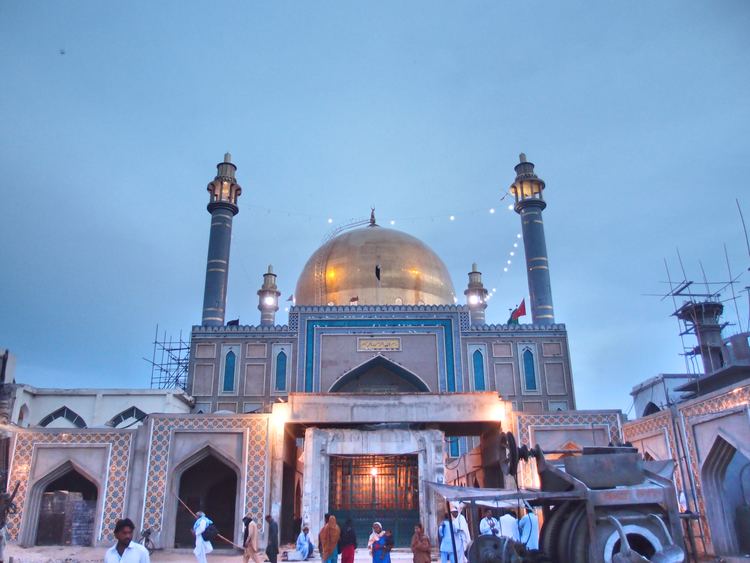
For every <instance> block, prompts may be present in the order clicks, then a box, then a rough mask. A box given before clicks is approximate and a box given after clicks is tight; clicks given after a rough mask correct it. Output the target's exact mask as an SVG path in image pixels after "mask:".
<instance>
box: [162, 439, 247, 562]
mask: <svg viewBox="0 0 750 563" xmlns="http://www.w3.org/2000/svg"><path fill="white" fill-rule="evenodd" d="M237 484H238V479H237V472H236V470H235V469H234V468H233V467H231V466H229V465H228V464H226V463H224V461H222V460H221V459H219V457H217V456H215V455H213V454H212V453H211V452H210V451H207V452H206V455H204V456H202V457H201V459H199V460H198V461H196V462H195V463H194V464H193V465H191V466H190V467H188V468H187V469H185V470H184V471H183V472H182V474H181V475H180V476H179V485H178V491H179V492H178V494H179V497H180V499H182V501H183V502H184V503H185V504H187V505H188V507H189V508H190V510H191V511H193V512H197V511H199V510H202V511H203V512H205V513H206V516H208V517H209V518H210V519H211V520H213V521H214V524H216V527H217V528H218V530H219V533H220V534H221V535H222V536H224V537H226V538H229V539H232V538H234V535H235V533H234V532H235V528H236V526H235V524H236V522H235V513H236V511H237V510H236V509H237V496H238V488H237ZM175 502H177V503H178V506H177V514H176V523H175V538H174V547H192V546H194V545H195V538H194V536H193V535H192V533H191V531H192V528H193V522H194V521H195V518H194V517H193V515H192V514H190V513H189V512H188V511H187V510H186V509H185V507H184V506H182V505H181V504H179V501H177V500H175ZM214 547H215V548H224V547H231V546H229V545H228V544H226V543H224V542H222V541H219V540H217V541H215V542H214Z"/></svg>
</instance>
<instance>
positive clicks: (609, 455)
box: [433, 432, 685, 563]
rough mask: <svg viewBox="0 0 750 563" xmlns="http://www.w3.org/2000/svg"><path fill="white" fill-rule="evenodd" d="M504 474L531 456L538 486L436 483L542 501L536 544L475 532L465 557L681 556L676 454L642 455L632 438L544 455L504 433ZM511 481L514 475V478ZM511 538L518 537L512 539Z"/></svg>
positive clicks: (505, 498) (584, 561)
mask: <svg viewBox="0 0 750 563" xmlns="http://www.w3.org/2000/svg"><path fill="white" fill-rule="evenodd" d="M505 447H506V449H507V460H508V475H509V476H511V477H513V478H514V479H515V477H516V475H517V471H518V465H519V461H527V462H529V461H531V460H534V462H535V463H536V469H537V472H538V474H539V482H540V485H541V486H540V488H539V489H522V488H519V487H516V488H515V489H477V488H471V489H470V488H467V487H449V486H446V485H438V484H434V485H433V489H434V490H436V492H438V493H439V494H441V495H442V496H444V497H445V498H446V499H447V500H451V501H462V502H464V503H465V504H468V505H470V506H471V507H472V516H473V517H472V520H473V521H474V522H478V515H477V513H476V512H477V511H476V508H477V505H489V506H505V507H508V506H511V507H512V506H514V503H517V504H518V506H523V503H524V502H526V503H528V504H529V505H531V506H536V507H542V508H543V514H544V519H543V525H542V527H541V531H540V537H539V551H538V552H531V551H527V550H526V549H525V547H524V546H523V545H522V544H518V543H517V542H512V541H509V540H505V539H504V538H503V539H500V538H495V537H493V536H480V537H478V538H477V540H476V541H475V542H474V543H473V544H472V546H471V549H470V551H469V561H470V563H489V562H503V561H552V562H556V563H602V562H604V563H609V562H615V563H619V562H641V561H653V562H674V563H678V562H681V561H684V560H685V550H684V544H683V535H682V525H681V523H680V516H679V508H678V504H677V497H676V493H675V488H674V484H673V482H672V480H671V475H672V472H673V470H674V464H673V462H672V461H671V460H670V461H667V462H664V461H659V462H649V461H644V460H643V459H642V458H641V456H640V454H639V453H638V451H637V450H636V449H635V448H633V447H629V446H610V447H592V448H583V449H582V450H578V451H575V453H574V455H568V454H570V452H569V451H565V452H562V451H560V452H548V453H560V454H564V455H565V457H562V458H560V459H557V460H547V459H546V458H545V456H544V453H543V452H542V450H541V448H540V447H539V446H538V445H537V446H536V447H534V448H533V449H530V448H528V447H527V446H521V447H520V448H519V447H517V445H516V442H515V439H514V437H513V435H512V434H511V433H510V432H507V433H505ZM511 481H512V480H511ZM511 544H515V545H511Z"/></svg>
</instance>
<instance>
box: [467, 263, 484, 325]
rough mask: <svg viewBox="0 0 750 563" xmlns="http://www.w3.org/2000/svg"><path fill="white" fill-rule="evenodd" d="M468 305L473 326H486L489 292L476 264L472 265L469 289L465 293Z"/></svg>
mask: <svg viewBox="0 0 750 563" xmlns="http://www.w3.org/2000/svg"><path fill="white" fill-rule="evenodd" d="M464 295H465V296H466V303H467V304H468V306H469V317H470V318H471V324H473V325H483V324H484V310H485V309H486V308H487V290H486V289H485V288H484V284H483V283H482V272H478V271H477V265H476V263H474V264H472V265H471V272H469V287H468V288H467V289H466V291H464Z"/></svg>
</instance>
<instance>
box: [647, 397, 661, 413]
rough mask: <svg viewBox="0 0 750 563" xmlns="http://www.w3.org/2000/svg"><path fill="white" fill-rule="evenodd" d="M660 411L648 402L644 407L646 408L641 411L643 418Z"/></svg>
mask: <svg viewBox="0 0 750 563" xmlns="http://www.w3.org/2000/svg"><path fill="white" fill-rule="evenodd" d="M660 410H661V409H660V408H659V407H657V406H656V405H655V404H654V403H652V402H651V401H649V403H648V404H647V405H646V408H645V409H643V416H648V415H650V414H654V413H657V412H659V411H660Z"/></svg>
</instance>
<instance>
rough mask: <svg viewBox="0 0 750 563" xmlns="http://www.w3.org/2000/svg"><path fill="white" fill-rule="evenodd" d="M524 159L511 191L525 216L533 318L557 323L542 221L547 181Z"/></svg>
mask: <svg viewBox="0 0 750 563" xmlns="http://www.w3.org/2000/svg"><path fill="white" fill-rule="evenodd" d="M520 160H521V162H519V163H518V164H516V167H515V170H516V181H515V182H513V184H512V185H511V186H510V193H512V194H513V196H514V197H515V198H516V206H515V210H516V213H518V214H519V215H520V216H521V229H522V232H523V247H524V250H525V252H526V276H527V278H528V280H529V297H530V298H531V319H532V322H533V323H534V324H540V325H548V324H554V322H555V310H554V308H553V307H552V286H551V284H550V280H549V260H548V259H547V243H546V242H545V240H544V222H543V221H542V211H543V210H544V208H545V207H547V204H546V203H545V202H544V197H543V196H542V192H543V191H544V180H542V179H541V178H539V177H537V175H536V174H534V163H532V162H527V161H526V155H525V154H523V153H521V155H520Z"/></svg>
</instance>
